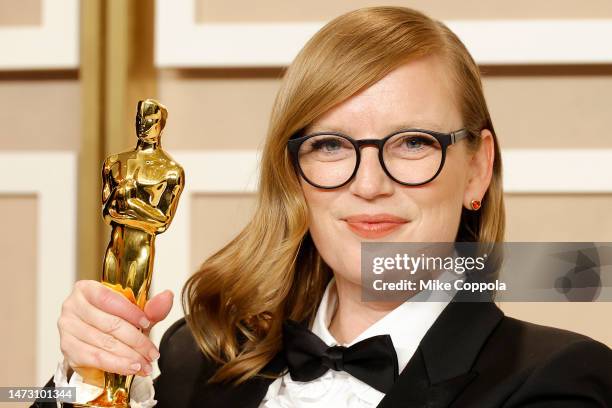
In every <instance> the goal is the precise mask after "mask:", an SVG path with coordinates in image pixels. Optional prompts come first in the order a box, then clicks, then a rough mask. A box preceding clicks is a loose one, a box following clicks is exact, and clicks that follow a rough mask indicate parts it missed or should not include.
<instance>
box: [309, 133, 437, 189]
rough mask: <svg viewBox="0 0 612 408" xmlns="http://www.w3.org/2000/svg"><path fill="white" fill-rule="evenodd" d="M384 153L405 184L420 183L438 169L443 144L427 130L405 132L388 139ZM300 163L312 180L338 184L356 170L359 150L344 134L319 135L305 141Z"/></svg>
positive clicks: (394, 173)
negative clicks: (423, 131) (422, 131)
mask: <svg viewBox="0 0 612 408" xmlns="http://www.w3.org/2000/svg"><path fill="white" fill-rule="evenodd" d="M382 155H383V162H384V165H385V167H386V168H387V171H388V172H389V173H390V174H391V175H392V176H393V178H395V179H397V180H399V181H400V182H402V183H411V184H418V183H423V182H425V181H427V180H429V179H430V178H432V177H433V176H434V175H435V174H436V172H437V171H438V169H439V167H440V164H441V162H442V147H441V146H440V143H439V142H438V140H437V139H436V138H435V137H433V136H431V135H429V134H427V133H421V132H404V133H398V134H396V135H394V136H392V137H391V138H389V139H388V140H387V142H386V143H385V145H384V147H383V152H382ZM298 162H299V165H300V168H301V169H302V172H303V173H304V175H305V176H306V178H307V179H309V180H310V181H311V182H312V183H315V184H317V185H319V186H323V187H335V186H339V185H341V184H343V183H345V182H346V181H347V180H348V179H349V178H350V177H351V175H352V174H353V172H354V171H355V166H356V164H357V150H356V149H355V146H354V145H353V144H352V143H351V142H350V141H349V140H348V139H346V138H344V137H341V136H337V135H327V134H323V135H317V136H313V137H311V138H309V139H307V140H306V141H304V143H302V145H301V146H300V149H299V151H298Z"/></svg>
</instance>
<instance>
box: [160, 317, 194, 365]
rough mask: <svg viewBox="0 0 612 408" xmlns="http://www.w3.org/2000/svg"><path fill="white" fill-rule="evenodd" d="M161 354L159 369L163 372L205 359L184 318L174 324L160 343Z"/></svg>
mask: <svg viewBox="0 0 612 408" xmlns="http://www.w3.org/2000/svg"><path fill="white" fill-rule="evenodd" d="M159 354H160V356H159V369H160V371H162V372H163V370H166V371H168V370H172V369H173V368H174V367H175V366H181V365H182V364H183V362H194V361H198V360H199V359H201V358H202V357H203V354H202V352H201V350H200V349H199V347H198V345H197V342H196V340H195V338H194V337H193V335H192V333H191V330H190V328H189V325H188V324H187V321H186V320H185V318H184V317H181V318H180V319H178V320H177V321H175V322H174V323H172V325H170V327H168V329H167V330H166V331H165V332H164V335H163V336H162V338H161V341H160V343H159ZM183 368H184V366H183Z"/></svg>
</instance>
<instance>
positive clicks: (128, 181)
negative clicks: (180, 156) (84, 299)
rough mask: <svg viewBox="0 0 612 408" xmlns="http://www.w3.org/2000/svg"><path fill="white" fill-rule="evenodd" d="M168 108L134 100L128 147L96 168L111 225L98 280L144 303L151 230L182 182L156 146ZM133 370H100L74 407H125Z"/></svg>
mask: <svg viewBox="0 0 612 408" xmlns="http://www.w3.org/2000/svg"><path fill="white" fill-rule="evenodd" d="M167 116H168V111H167V110H166V107H165V106H164V105H162V104H161V103H159V102H158V101H156V100H154V99H146V100H142V101H139V102H138V107H137V113H136V134H137V136H138V143H137V144H136V148H135V149H134V150H130V151H126V152H123V153H118V154H114V155H111V156H109V157H108V158H106V160H105V161H104V165H103V168H102V180H103V187H102V215H103V217H104V221H105V222H106V223H107V224H109V225H110V226H111V228H112V230H111V237H110V242H109V244H108V247H107V249H106V252H105V254H104V263H103V269H102V280H101V281H102V283H103V284H104V285H106V286H108V287H109V288H111V289H113V290H116V291H117V292H119V293H121V294H123V295H124V296H125V297H127V298H128V299H129V300H130V301H131V302H133V303H135V304H136V305H137V306H138V307H140V308H141V309H144V306H145V303H146V301H147V296H148V292H149V286H150V284H151V276H152V273H153V257H154V255H155V236H156V235H157V234H161V233H162V232H164V231H166V229H167V228H168V226H169V225H170V223H171V222H172V219H173V217H174V214H175V212H176V208H177V205H178V202H179V197H180V195H181V192H182V191H183V188H184V186H185V172H184V170H183V168H182V167H181V166H180V165H179V164H178V163H176V162H175V161H174V160H173V159H172V157H170V155H168V153H166V152H165V151H164V150H163V149H162V147H161V134H162V131H163V129H164V125H165V124H166V118H167ZM133 379H134V375H120V374H114V373H108V372H104V390H103V392H102V393H101V394H100V395H99V396H98V397H97V398H95V399H94V400H92V401H89V402H87V403H86V404H74V406H76V407H122V408H128V407H129V402H130V386H131V383H132V380H133Z"/></svg>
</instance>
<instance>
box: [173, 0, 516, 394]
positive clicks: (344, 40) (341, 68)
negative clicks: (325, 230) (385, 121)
mask: <svg viewBox="0 0 612 408" xmlns="http://www.w3.org/2000/svg"><path fill="white" fill-rule="evenodd" d="M434 54H435V55H437V56H440V57H442V60H443V61H445V62H446V63H447V72H448V75H449V78H450V79H451V80H452V82H453V85H454V91H455V97H456V103H457V104H458V106H459V107H460V111H461V115H462V118H463V121H464V126H465V127H466V128H467V129H468V130H469V131H470V136H469V137H468V146H469V148H473V149H477V148H478V146H479V143H480V140H481V139H480V137H479V135H480V131H481V130H482V129H489V130H490V131H491V132H492V133H493V139H494V143H495V157H494V163H495V164H494V169H493V176H492V180H491V183H490V185H489V188H488V190H487V192H486V194H485V196H484V197H483V199H482V205H481V209H480V211H469V210H466V209H465V208H464V209H463V212H462V215H461V220H460V226H459V230H458V233H457V237H456V241H469V242H499V241H502V240H503V236H504V228H505V221H504V220H505V215H504V203H503V191H502V174H501V171H502V167H501V156H500V150H499V146H498V141H497V137H496V136H495V131H494V129H493V124H492V122H491V118H490V115H489V111H488V108H487V105H486V102H485V98H484V95H483V90H482V84H481V79H480V71H479V69H478V66H477V65H476V63H475V62H474V60H473V59H472V57H471V56H470V54H469V52H468V51H467V49H466V47H465V46H464V45H463V43H462V42H461V41H460V40H459V38H458V37H457V36H456V35H455V34H454V33H453V32H452V31H450V30H449V29H448V28H447V27H446V26H445V25H444V24H443V23H441V22H439V21H437V20H433V19H431V18H430V17H428V16H426V15H424V14H423V13H421V12H418V11H416V10H413V9H410V8H405V7H390V6H382V7H366V8H361V9H358V10H355V11H352V12H349V13H346V14H343V15H341V16H339V17H337V18H335V19H333V20H332V21H330V22H329V23H328V24H326V25H325V26H324V27H322V28H321V29H320V30H319V31H318V32H317V33H316V34H315V35H314V36H313V37H312V38H311V39H310V40H309V41H308V42H307V43H306V45H305V46H304V47H303V48H302V50H301V51H300V52H299V54H298V55H297V56H296V58H295V60H294V61H293V62H292V63H291V65H290V66H289V67H288V69H287V70H286V72H285V74H284V76H283V80H282V84H281V87H280V90H279V91H278V94H277V96H276V99H275V101H274V105H273V109H272V113H271V116H270V123H269V128H268V132H267V137H266V140H265V145H264V148H263V154H262V160H261V163H260V169H259V171H260V178H259V186H258V193H257V201H256V206H255V212H254V215H253V217H252V219H251V220H250V221H249V222H248V224H247V225H246V227H244V229H243V230H242V231H241V232H240V233H239V234H238V235H237V236H236V237H235V238H234V239H232V240H231V241H230V242H229V243H227V244H226V245H225V246H224V247H223V248H221V249H220V250H218V251H217V252H215V253H214V254H213V255H212V256H210V257H209V258H208V259H206V261H205V262H203V263H202V265H201V266H200V268H199V270H198V271H197V272H196V273H194V274H193V275H192V276H191V277H190V278H189V279H188V281H187V282H186V284H185V286H184V287H183V290H182V302H183V308H184V311H185V315H186V321H187V324H188V325H189V328H190V330H191V332H192V334H193V336H194V338H195V339H196V342H197V344H198V346H199V347H200V348H201V350H202V352H203V353H204V354H205V355H206V356H207V357H209V358H210V359H211V360H213V361H215V362H216V363H218V364H219V368H218V369H217V370H216V372H215V374H214V375H213V376H212V377H211V378H210V379H209V382H230V383H233V384H240V383H242V382H244V381H245V380H247V379H249V378H251V377H253V376H256V375H263V373H261V371H262V369H263V368H264V367H265V365H266V364H267V363H268V362H269V361H270V360H271V359H272V358H273V357H274V355H275V354H276V353H277V352H278V351H279V350H280V349H281V342H282V339H281V327H282V322H283V320H284V319H287V318H290V319H294V320H298V321H302V320H307V321H310V322H312V319H313V318H314V315H315V313H316V309H317V306H318V304H319V302H320V300H321V298H322V295H323V292H324V290H325V287H326V285H327V283H328V282H329V280H330V278H331V276H332V271H331V269H330V267H329V266H328V265H327V264H326V263H325V262H324V260H323V259H322V258H321V256H320V255H319V253H318V251H317V249H316V247H315V246H314V243H313V241H312V238H311V237H310V234H309V232H308V227H309V218H308V210H307V205H306V202H305V199H304V196H303V193H302V190H301V187H300V183H299V179H298V177H297V175H296V172H295V170H294V168H293V165H292V162H291V159H290V157H289V154H288V152H287V149H286V143H287V140H289V138H290V137H291V136H292V135H293V134H295V133H296V132H299V131H300V130H302V129H304V128H305V127H306V126H307V125H308V124H310V123H311V122H312V121H313V120H315V119H316V118H317V117H319V116H320V115H322V114H323V113H325V112H326V111H328V110H329V109H330V108H332V107H333V106H335V105H337V104H339V103H340V102H342V101H344V100H346V99H348V98H350V97H351V96H352V95H354V94H356V93H358V92H359V91H361V90H364V89H365V88H367V87H369V86H371V85H373V84H374V83H376V82H377V81H379V80H380V79H382V78H383V77H384V76H385V75H386V74H388V73H389V72H390V71H392V70H393V69H395V68H397V67H398V66H400V65H401V64H404V63H406V62H408V61H410V60H411V59H414V58H419V57H423V56H428V55H434Z"/></svg>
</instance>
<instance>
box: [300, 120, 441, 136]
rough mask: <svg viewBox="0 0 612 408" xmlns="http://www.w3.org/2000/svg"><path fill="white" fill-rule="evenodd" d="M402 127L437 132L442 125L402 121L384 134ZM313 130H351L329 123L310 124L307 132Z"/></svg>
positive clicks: (341, 131)
mask: <svg viewBox="0 0 612 408" xmlns="http://www.w3.org/2000/svg"><path fill="white" fill-rule="evenodd" d="M402 129H426V130H435V131H438V132H442V131H443V130H442V129H443V127H442V126H440V124H438V123H434V122H427V121H425V122H412V123H411V122H408V123H404V124H400V125H397V126H393V127H392V128H391V129H390V130H389V131H388V132H387V133H386V134H391V133H393V132H397V131H399V130H402ZM314 132H339V133H345V134H350V133H351V132H347V131H345V130H344V129H343V128H342V126H329V125H314V126H312V128H311V129H310V131H309V132H308V133H314Z"/></svg>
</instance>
